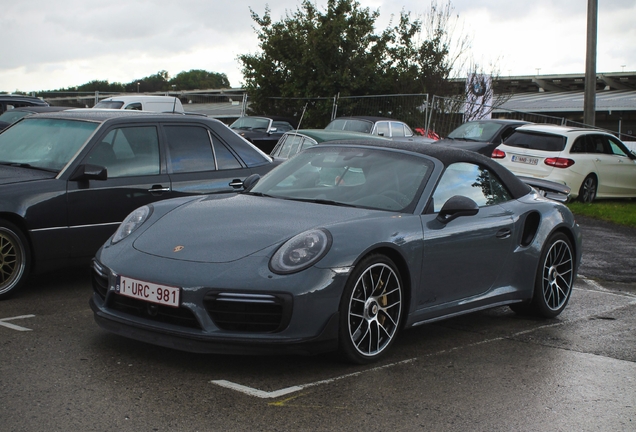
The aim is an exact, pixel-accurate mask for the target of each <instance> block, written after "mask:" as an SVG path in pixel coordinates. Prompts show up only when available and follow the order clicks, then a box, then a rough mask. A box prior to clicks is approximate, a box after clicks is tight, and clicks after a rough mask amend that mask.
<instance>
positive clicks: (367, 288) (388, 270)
mask: <svg viewBox="0 0 636 432" xmlns="http://www.w3.org/2000/svg"><path fill="white" fill-rule="evenodd" d="M403 308H404V292H403V288H402V282H401V279H400V275H399V273H398V271H397V268H396V266H395V264H394V263H393V261H391V260H390V259H389V258H388V257H386V256H384V255H370V256H368V257H367V258H365V259H363V260H362V261H361V262H360V263H359V264H358V265H357V266H356V267H355V269H354V271H353V272H352V274H351V276H350V277H349V280H348V281H347V285H346V287H345V290H344V293H343V295H342V299H341V301H340V349H341V352H342V353H343V354H344V356H345V357H346V358H347V360H349V361H351V362H353V363H358V364H366V363H371V362H373V361H376V360H377V359H378V358H379V357H380V356H381V355H383V354H384V353H385V352H386V351H387V350H388V348H389V347H390V346H391V345H392V344H393V341H394V340H395V337H396V336H397V334H398V331H399V328H400V321H401V319H402V311H403Z"/></svg>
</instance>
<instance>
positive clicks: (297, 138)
mask: <svg viewBox="0 0 636 432" xmlns="http://www.w3.org/2000/svg"><path fill="white" fill-rule="evenodd" d="M302 140H303V137H302V135H292V134H289V135H287V137H286V138H285V141H284V142H283V143H282V145H281V146H280V150H279V152H278V155H277V156H279V157H282V158H290V157H292V156H293V155H295V154H296V153H298V146H300V143H301V141H302Z"/></svg>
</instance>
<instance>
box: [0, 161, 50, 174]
mask: <svg viewBox="0 0 636 432" xmlns="http://www.w3.org/2000/svg"><path fill="white" fill-rule="evenodd" d="M0 165H5V166H11V167H18V168H30V169H34V170H38V171H46V172H53V173H56V172H57V170H53V169H50V168H42V167H37V166H33V165H31V164H28V163H22V162H0Z"/></svg>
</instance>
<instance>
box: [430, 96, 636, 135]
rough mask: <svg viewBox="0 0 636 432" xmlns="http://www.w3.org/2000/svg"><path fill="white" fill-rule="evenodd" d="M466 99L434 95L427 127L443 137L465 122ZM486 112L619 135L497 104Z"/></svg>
mask: <svg viewBox="0 0 636 432" xmlns="http://www.w3.org/2000/svg"><path fill="white" fill-rule="evenodd" d="M465 104H466V102H465V100H464V99H461V98H448V97H441V96H433V97H432V99H431V104H430V111H429V118H428V120H427V123H426V125H427V129H429V130H431V131H434V132H435V133H437V134H438V135H439V136H441V137H445V136H448V134H449V133H450V132H451V131H452V130H453V129H455V128H457V127H458V126H460V125H461V124H463V123H464V122H465V118H464V107H465ZM484 112H488V113H490V115H491V117H492V118H493V119H510V120H523V121H527V122H532V123H542V124H554V125H560V126H572V127H584V128H595V129H600V130H605V131H606V132H609V133H612V134H615V135H617V136H618V135H619V133H618V131H613V130H608V129H602V128H599V127H595V126H590V125H586V124H585V123H580V122H576V121H573V120H570V119H567V118H565V117H555V116H549V115H545V114H537V113H531V112H523V111H515V110H510V109H505V108H502V107H497V106H486V110H484ZM620 135H621V138H622V139H623V140H624V141H636V137H634V136H631V135H627V134H625V133H620Z"/></svg>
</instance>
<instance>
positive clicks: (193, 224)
mask: <svg viewBox="0 0 636 432" xmlns="http://www.w3.org/2000/svg"><path fill="white" fill-rule="evenodd" d="M377 213H378V211H377V210H367V209H358V208H347V207H338V206H331V205H325V204H314V203H306V202H298V201H290V200H283V199H276V198H268V197H257V196H251V195H235V196H232V197H229V198H224V199H215V198H214V197H210V198H204V199H201V200H194V201H190V202H188V203H187V204H185V205H183V206H180V207H177V208H176V209H174V210H173V211H170V212H168V213H167V214H166V215H164V216H163V217H161V218H160V219H159V220H157V221H156V222H155V223H154V224H153V225H152V226H151V227H149V228H148V229H147V230H146V231H144V232H143V233H141V234H140V235H139V237H138V238H137V239H136V240H135V242H134V248H135V249H137V250H139V251H141V252H144V253H147V254H151V255H155V256H160V257H164V258H171V259H179V260H183V261H195V262H206V263H223V262H230V261H235V260H238V259H241V258H243V257H246V256H248V255H252V254H254V253H256V252H258V251H260V250H263V249H265V248H267V247H269V246H272V245H277V244H282V243H283V242H285V241H286V240H288V239H290V238H291V237H293V236H294V235H296V234H299V233H301V232H304V231H306V230H308V229H311V228H316V227H326V226H329V225H331V224H335V223H339V222H344V221H347V220H350V219H353V218H362V217H365V216H367V215H371V214H377Z"/></svg>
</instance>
